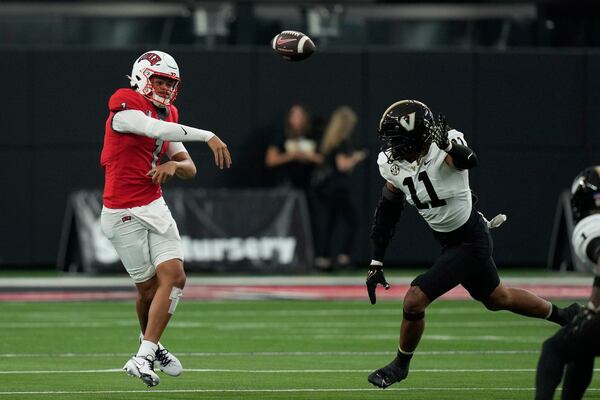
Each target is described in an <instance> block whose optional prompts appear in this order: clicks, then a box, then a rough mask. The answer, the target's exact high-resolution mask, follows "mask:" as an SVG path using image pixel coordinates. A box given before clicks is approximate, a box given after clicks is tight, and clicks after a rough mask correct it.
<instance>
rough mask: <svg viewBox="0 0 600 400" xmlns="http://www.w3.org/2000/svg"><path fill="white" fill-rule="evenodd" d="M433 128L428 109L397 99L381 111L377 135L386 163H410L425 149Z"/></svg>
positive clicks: (430, 139) (432, 120)
mask: <svg viewBox="0 0 600 400" xmlns="http://www.w3.org/2000/svg"><path fill="white" fill-rule="evenodd" d="M434 129H435V120H434V118H433V113H432V112H431V110H430V109H429V107H427V106H426V105H425V104H423V103H421V102H420V101H417V100H401V101H397V102H395V103H394V104H392V105H391V106H389V107H388V108H387V110H385V112H384V113H383V115H382V116H381V120H380V121H379V129H378V130H377V132H378V133H379V138H380V139H381V141H382V142H383V144H382V148H381V150H382V151H383V152H384V153H385V155H386V156H387V157H388V162H392V161H394V160H405V161H408V162H413V161H415V160H417V159H418V158H419V157H420V156H421V155H423V154H425V153H426V152H427V151H428V150H429V146H430V145H431V142H432V138H433V132H434Z"/></svg>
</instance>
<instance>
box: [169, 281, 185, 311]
mask: <svg viewBox="0 0 600 400" xmlns="http://www.w3.org/2000/svg"><path fill="white" fill-rule="evenodd" d="M182 295H183V289H180V288H178V287H173V288H172V289H171V294H170V295H169V300H171V305H170V306H169V314H173V313H175V309H176V308H177V303H179V298H180V297H181V296H182Z"/></svg>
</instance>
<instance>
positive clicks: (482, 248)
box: [366, 100, 577, 388]
mask: <svg viewBox="0 0 600 400" xmlns="http://www.w3.org/2000/svg"><path fill="white" fill-rule="evenodd" d="M379 135H380V138H381V140H382V141H383V148H382V152H381V153H380V154H379V158H378V160H377V163H378V165H379V171H380V174H381V176H382V177H383V178H384V179H385V180H386V183H385V185H384V187H383V193H382V197H381V200H380V201H379V204H378V205H377V209H376V212H375V217H374V222H373V228H372V232H371V239H372V247H373V258H372V261H371V266H370V269H369V272H368V275H367V280H366V284H367V289H368V293H369V297H370V299H371V302H372V303H373V304H375V301H376V297H375V289H376V287H377V285H378V284H381V285H383V286H384V287H386V288H388V287H389V285H388V283H387V282H386V280H385V277H384V274H383V270H382V266H383V257H384V253H385V249H386V247H387V245H388V243H389V241H390V239H391V238H392V236H393V234H394V229H395V226H396V223H397V221H398V219H399V218H400V213H401V212H402V209H403V207H404V203H405V202H408V203H409V204H411V205H413V206H414V207H415V208H417V211H418V212H419V214H421V216H422V217H423V218H424V219H425V221H426V222H427V224H428V225H429V227H430V228H431V229H432V230H433V235H434V237H435V238H436V239H437V241H438V242H439V243H440V244H441V246H442V252H441V254H440V255H439V256H438V258H437V259H436V260H435V262H434V264H433V266H432V267H431V268H429V270H427V271H426V272H425V273H423V274H421V275H419V276H418V277H416V278H415V279H414V280H413V281H412V283H411V287H410V289H409V290H408V292H407V293H406V295H405V296H404V303H403V318H402V324H401V326H400V343H399V347H398V352H397V356H396V358H395V359H394V360H393V361H392V362H391V363H390V364H388V365H386V366H385V367H383V368H380V369H378V370H376V371H374V372H373V373H371V374H370V375H369V378H368V379H369V382H371V383H372V384H373V385H375V386H377V387H380V388H386V387H388V386H390V385H391V384H393V383H394V382H398V381H401V380H403V379H405V378H406V376H407V375H408V368H409V363H410V360H411V358H412V356H413V353H414V351H415V350H416V348H417V345H418V344H419V341H420V340H421V336H422V334H423V331H424V328H425V319H424V318H425V309H426V308H427V306H428V305H429V304H431V302H433V301H434V300H435V299H437V298H438V297H439V296H441V295H443V294H444V293H446V292H448V291H449V290H451V289H452V288H454V287H455V286H457V285H462V286H463V287H464V288H465V289H467V291H468V292H469V294H470V295H471V296H472V297H473V298H474V299H476V300H478V301H481V302H482V303H483V304H484V305H485V306H486V307H487V308H488V309H489V310H493V311H496V310H509V311H512V312H515V313H518V314H521V315H526V316H529V317H536V318H546V319H548V320H550V321H553V322H556V323H557V324H561V325H563V324H564V323H566V321H567V320H568V318H569V317H568V314H569V313H571V314H573V315H574V314H575V313H576V312H577V308H576V307H577V305H573V306H570V308H568V309H565V310H563V309H559V308H558V307H556V306H555V305H553V304H551V303H550V302H548V301H546V300H544V299H542V298H540V297H538V296H536V295H535V294H533V293H531V292H528V291H526V290H523V289H517V288H509V287H506V286H504V285H503V284H502V283H501V282H500V279H499V277H498V272H497V270H496V265H495V264H494V260H493V259H492V238H491V236H490V232H489V228H490V227H495V226H498V225H499V224H501V223H502V222H504V220H505V219H506V217H505V216H504V215H498V216H496V217H495V218H493V219H492V220H491V221H487V220H486V219H485V218H484V217H483V215H482V214H481V213H479V212H478V211H477V210H476V209H475V207H474V206H473V203H472V195H471V190H470V187H469V173H468V170H469V169H471V168H473V167H475V166H476V165H477V156H476V155H475V153H474V152H473V150H471V149H470V148H469V147H468V145H467V142H466V141H465V138H464V135H463V134H462V133H461V132H459V131H457V130H455V129H450V128H449V127H448V126H447V124H446V121H445V118H444V117H443V116H440V118H439V119H438V122H437V123H436V122H435V120H434V118H433V114H432V113H431V110H430V109H429V108H428V107H427V106H426V105H425V104H423V103H421V102H419V101H416V100H402V101H398V102H396V103H394V104H392V105H391V106H390V107H388V108H387V110H385V112H384V113H383V116H382V117H381V120H380V123H379Z"/></svg>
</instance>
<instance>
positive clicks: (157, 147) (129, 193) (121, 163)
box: [100, 89, 179, 208]
mask: <svg viewBox="0 0 600 400" xmlns="http://www.w3.org/2000/svg"><path fill="white" fill-rule="evenodd" d="M108 109H109V110H110V114H109V115H108V119H107V120H106V128H105V133H104V146H103V147H102V156H101V157H100V158H101V160H100V163H101V164H102V167H103V168H104V205H105V206H106V207H108V208H131V207H138V206H144V205H146V204H148V203H151V202H152V201H154V200H156V199H158V198H159V197H160V196H162V190H161V188H160V185H159V184H155V183H153V182H152V177H150V176H147V175H146V174H147V173H148V171H150V169H151V168H152V167H155V166H157V165H159V164H160V159H161V158H162V156H163V154H164V153H165V151H166V150H167V147H168V146H169V142H167V141H163V140H161V139H152V138H149V137H146V136H140V135H135V134H132V133H119V132H117V131H115V130H113V129H112V119H113V116H114V115H115V113H117V112H119V111H123V110H140V111H142V112H143V113H144V114H146V115H148V116H150V117H152V118H156V119H159V117H158V114H157V109H156V107H155V106H154V104H152V102H151V101H150V100H148V99H147V98H146V97H144V96H143V95H141V94H139V93H138V92H136V91H135V90H133V89H119V90H117V91H116V92H115V93H114V94H113V95H112V96H111V97H110V100H109V101H108ZM167 111H168V113H167V115H166V117H165V118H164V119H163V118H161V119H163V120H164V121H167V122H177V121H178V120H179V114H178V111H177V108H176V107H175V106H173V105H169V106H168V107H167Z"/></svg>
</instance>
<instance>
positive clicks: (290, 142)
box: [265, 104, 323, 242]
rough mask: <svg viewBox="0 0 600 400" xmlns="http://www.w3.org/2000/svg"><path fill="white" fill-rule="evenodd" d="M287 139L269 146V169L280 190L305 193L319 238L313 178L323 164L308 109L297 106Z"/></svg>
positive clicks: (278, 139) (289, 119)
mask: <svg viewBox="0 0 600 400" xmlns="http://www.w3.org/2000/svg"><path fill="white" fill-rule="evenodd" d="M283 127H284V129H283V135H281V132H277V135H276V136H275V137H273V138H272V139H271V143H270V144H269V145H268V146H267V152H266V155H265V165H266V166H267V168H268V169H270V170H271V171H273V174H274V178H275V180H276V184H277V185H278V186H284V187H289V188H292V189H297V190H300V191H302V193H304V196H305V198H306V201H307V204H308V212H309V214H310V223H311V224H310V225H311V231H312V236H313V242H314V238H315V225H316V220H315V196H314V193H313V191H312V188H311V176H312V173H313V170H314V169H315V166H317V165H319V164H321V163H322V162H323V157H322V156H321V154H319V153H318V152H317V142H316V140H315V139H313V137H312V132H313V130H312V128H313V127H312V120H311V116H310V113H309V111H308V109H307V108H306V106H304V105H302V104H293V105H292V106H291V107H290V109H289V110H288V112H287V113H286V115H285V119H284V125H283Z"/></svg>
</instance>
